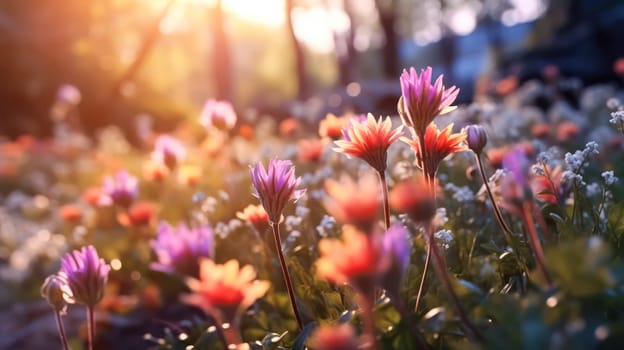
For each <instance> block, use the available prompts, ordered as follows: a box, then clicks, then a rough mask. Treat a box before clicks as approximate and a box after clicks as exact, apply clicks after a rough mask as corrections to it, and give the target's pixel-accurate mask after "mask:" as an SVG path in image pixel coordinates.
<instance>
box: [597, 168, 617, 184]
mask: <svg viewBox="0 0 624 350" xmlns="http://www.w3.org/2000/svg"><path fill="white" fill-rule="evenodd" d="M601 176H602V178H603V179H604V182H605V183H606V184H607V186H611V185H613V184H614V183H616V182H617V181H618V178H617V177H616V176H615V175H613V170H609V171H605V172H603V173H602V174H601Z"/></svg>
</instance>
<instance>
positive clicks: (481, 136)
mask: <svg viewBox="0 0 624 350" xmlns="http://www.w3.org/2000/svg"><path fill="white" fill-rule="evenodd" d="M466 141H467V142H468V148H470V149H471V150H472V151H473V152H474V153H476V154H479V153H481V151H483V147H485V144H486V143H487V134H486V133H485V129H484V128H483V127H482V126H481V125H469V126H468V127H467V128H466Z"/></svg>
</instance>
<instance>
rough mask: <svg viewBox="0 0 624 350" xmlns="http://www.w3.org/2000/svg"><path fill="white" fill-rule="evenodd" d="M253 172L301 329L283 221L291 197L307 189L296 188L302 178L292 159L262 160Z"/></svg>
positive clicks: (296, 196) (297, 195) (295, 198)
mask: <svg viewBox="0 0 624 350" xmlns="http://www.w3.org/2000/svg"><path fill="white" fill-rule="evenodd" d="M250 173H251V182H252V184H253V186H254V188H255V190H256V195H257V197H258V198H259V199H260V202H261V203H262V206H263V207H264V210H265V211H266V212H267V215H268V216H269V224H270V225H271V228H272V229H273V238H274V240H275V246H276V248H277V255H278V257H279V261H280V266H281V268H282V275H283V277H284V283H285V284H286V289H287V291H288V297H289V299H290V305H291V306H292V309H293V313H294V314H295V319H296V320H297V326H298V327H299V330H302V329H303V322H302V319H301V315H300V314H299V309H298V308H297V302H296V299H295V290H294V288H293V283H292V279H291V278H290V274H289V272H288V266H287V265H286V259H285V257H284V252H283V250H282V242H281V239H280V231H279V222H280V217H281V216H282V212H283V210H284V207H285V206H286V204H287V203H288V201H289V200H295V201H296V200H298V199H299V198H301V196H303V194H304V193H305V190H296V187H297V186H298V185H299V183H300V182H301V179H300V178H297V177H295V167H294V166H293V165H292V163H291V162H290V161H288V160H279V159H277V158H274V159H272V160H271V161H270V162H269V166H268V170H267V169H265V168H264V166H263V165H262V164H261V163H257V164H256V166H254V167H252V168H251V169H250Z"/></svg>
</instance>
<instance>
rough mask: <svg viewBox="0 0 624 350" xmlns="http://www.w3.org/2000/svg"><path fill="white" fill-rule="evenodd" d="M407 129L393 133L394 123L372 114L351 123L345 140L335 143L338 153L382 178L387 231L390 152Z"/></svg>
mask: <svg viewBox="0 0 624 350" xmlns="http://www.w3.org/2000/svg"><path fill="white" fill-rule="evenodd" d="M402 130H403V126H399V127H398V128H396V129H392V121H391V120H390V118H389V117H386V118H385V119H382V117H379V119H378V120H375V117H374V116H373V115H372V114H370V113H369V114H368V116H367V118H366V120H364V121H357V120H355V119H352V120H351V123H350V125H349V126H348V127H347V128H346V129H344V130H343V136H344V140H339V141H335V142H334V143H335V144H336V146H337V147H336V148H334V151H336V152H339V153H344V154H346V155H347V156H353V157H357V158H360V159H362V160H364V161H365V162H366V163H368V165H370V166H371V167H372V168H373V169H375V171H377V174H378V176H379V182H380V184H381V190H382V196H383V197H382V201H383V209H384V226H385V227H384V228H385V229H386V230H388V229H389V228H390V210H389V207H388V185H387V183H386V168H387V158H388V148H389V147H390V145H392V144H393V143H394V142H396V141H397V140H398V139H399V138H400V136H401V131H402Z"/></svg>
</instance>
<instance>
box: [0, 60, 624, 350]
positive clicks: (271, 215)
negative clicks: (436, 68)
mask: <svg viewBox="0 0 624 350" xmlns="http://www.w3.org/2000/svg"><path fill="white" fill-rule="evenodd" d="M396 84H397V85H400V87H401V96H396V99H397V112H396V113H395V115H391V116H385V115H382V116H380V115H378V114H377V113H376V111H370V114H368V115H356V114H345V115H342V116H335V115H333V114H328V115H327V116H319V118H318V120H317V122H310V121H307V120H304V119H297V118H287V119H283V120H281V121H277V120H276V119H274V118H271V116H259V117H257V118H256V119H254V120H252V119H249V118H244V117H242V116H240V115H237V114H236V112H235V111H234V109H233V108H232V106H231V105H230V104H229V103H228V102H227V101H215V100H210V101H209V102H207V103H206V105H205V107H204V110H203V112H202V114H201V116H199V117H198V118H197V119H196V120H195V121H194V122H191V123H188V124H184V125H181V126H179V127H178V128H177V129H175V130H172V131H171V132H170V133H167V134H164V133H156V132H154V131H153V130H151V129H150V128H149V127H143V128H139V129H138V130H137V132H138V134H139V136H140V142H139V144H138V145H131V144H130V143H128V141H126V139H125V138H124V137H123V135H122V134H121V133H120V131H119V130H118V129H116V128H114V127H110V128H107V129H105V130H103V131H102V132H101V133H100V134H99V135H98V136H97V137H96V138H95V139H90V138H87V137H86V136H85V135H83V134H81V133H79V132H77V131H76V129H75V128H72V127H71V125H68V124H66V120H67V119H63V120H62V121H59V122H58V124H57V125H56V128H57V129H56V137H54V138H51V139H35V138H33V137H30V136H28V135H24V136H22V137H19V138H18V139H16V140H13V141H9V140H5V141H2V143H0V190H1V193H2V196H1V197H0V257H1V264H0V278H1V279H2V288H1V289H0V293H1V298H0V300H1V302H2V310H3V311H2V312H0V317H2V322H0V327H1V329H2V334H3V336H2V337H0V348H6V349H18V348H23V349H44V348H45V349H53V348H64V349H69V348H72V349H87V348H88V349H180V350H190V349H224V348H226V349H306V348H308V349H318V350H321V349H343V350H346V349H501V348H504V349H618V348H621V346H624V261H623V260H622V256H624V247H623V243H624V202H623V201H622V200H623V195H624V188H623V187H622V185H621V181H620V180H619V179H618V176H621V174H622V172H623V171H624V166H623V165H622V164H623V161H624V154H623V152H622V150H623V148H624V136H623V135H622V132H623V131H624V129H623V128H624V105H623V104H622V102H621V101H624V100H622V99H621V98H622V97H623V96H624V95H623V94H622V90H620V89H619V88H618V87H616V86H614V85H594V86H582V84H579V83H578V82H576V81H575V80H574V79H573V78H565V77H555V78H552V79H551V80H548V81H546V82H540V81H528V82H526V83H524V84H522V85H520V86H518V87H517V88H516V89H512V90H511V91H505V92H504V93H503V92H501V91H498V92H497V91H492V92H490V93H488V94H484V95H482V96H480V98H479V100H478V101H474V102H473V103H470V104H466V105H459V106H456V105H455V99H456V97H457V95H458V94H461V91H459V89H457V88H455V87H454V86H452V85H453V83H452V82H449V81H443V77H442V76H435V75H433V73H432V70H431V68H423V69H420V68H418V69H414V68H410V69H407V70H405V71H404V72H403V74H402V75H401V76H400V77H397V80H396ZM449 86H450V87H449ZM499 86H500V85H499ZM562 86H567V90H566V93H567V95H565V94H563V93H562V88H561V87H562ZM570 86H572V88H570ZM569 94H573V98H572V99H570V98H569ZM78 103H80V93H79V92H78V91H77V90H75V88H73V87H71V86H64V87H63V88H62V89H61V91H59V94H58V97H57V101H56V102H55V106H56V107H55V108H57V109H58V110H60V111H62V113H66V114H70V113H71V112H72V110H73V109H74V108H75V107H76V105H77V104H78Z"/></svg>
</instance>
